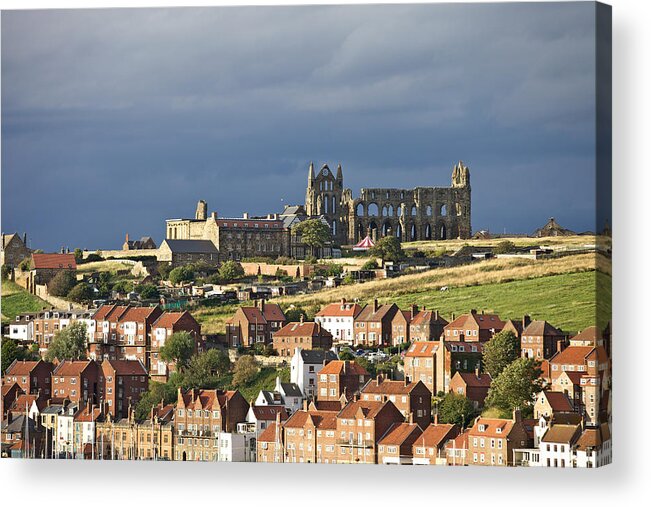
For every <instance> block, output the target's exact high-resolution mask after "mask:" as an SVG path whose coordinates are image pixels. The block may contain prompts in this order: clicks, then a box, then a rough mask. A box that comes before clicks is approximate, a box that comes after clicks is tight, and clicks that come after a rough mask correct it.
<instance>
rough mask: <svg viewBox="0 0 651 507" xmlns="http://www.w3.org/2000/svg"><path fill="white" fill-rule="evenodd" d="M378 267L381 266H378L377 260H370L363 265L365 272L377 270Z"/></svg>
mask: <svg viewBox="0 0 651 507" xmlns="http://www.w3.org/2000/svg"><path fill="white" fill-rule="evenodd" d="M378 267H379V266H378V265H377V261H376V260H375V259H369V260H367V261H366V262H365V263H364V264H362V269H365V270H368V269H377V268H378Z"/></svg>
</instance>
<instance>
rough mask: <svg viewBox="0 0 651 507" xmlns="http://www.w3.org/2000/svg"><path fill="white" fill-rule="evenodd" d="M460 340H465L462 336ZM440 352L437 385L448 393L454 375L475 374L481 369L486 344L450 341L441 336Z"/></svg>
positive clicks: (438, 355) (437, 366)
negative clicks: (458, 373)
mask: <svg viewBox="0 0 651 507" xmlns="http://www.w3.org/2000/svg"><path fill="white" fill-rule="evenodd" d="M460 338H465V337H464V336H460ZM439 343H440V344H441V346H440V349H439V350H440V352H438V353H437V355H436V359H437V365H436V375H437V378H436V385H437V388H439V390H441V391H443V392H448V391H449V390H450V381H451V380H452V377H454V374H455V373H456V372H458V371H460V372H467V373H470V372H474V371H475V370H477V368H480V367H481V362H482V358H483V356H482V354H483V351H484V344H483V343H482V342H466V341H463V340H459V341H448V340H447V339H446V338H445V337H443V336H441V339H440V340H439Z"/></svg>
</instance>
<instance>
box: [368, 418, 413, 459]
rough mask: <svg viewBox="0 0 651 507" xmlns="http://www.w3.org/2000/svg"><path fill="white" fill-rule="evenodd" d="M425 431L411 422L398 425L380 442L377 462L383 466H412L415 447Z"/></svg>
mask: <svg viewBox="0 0 651 507" xmlns="http://www.w3.org/2000/svg"><path fill="white" fill-rule="evenodd" d="M422 434H423V430H422V428H421V427H420V425H418V424H416V423H411V422H403V423H396V424H394V425H393V426H391V428H389V431H387V432H386V433H385V434H384V436H382V438H381V439H380V441H379V442H378V451H377V462H378V463H379V464H382V465H411V464H412V462H413V445H414V442H416V441H417V440H418V439H419V438H420V436H421V435H422Z"/></svg>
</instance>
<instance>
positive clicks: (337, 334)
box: [314, 299, 362, 345]
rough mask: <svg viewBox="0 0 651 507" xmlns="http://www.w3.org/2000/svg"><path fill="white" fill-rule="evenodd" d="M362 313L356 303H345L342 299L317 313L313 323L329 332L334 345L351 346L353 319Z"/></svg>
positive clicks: (353, 335)
mask: <svg viewBox="0 0 651 507" xmlns="http://www.w3.org/2000/svg"><path fill="white" fill-rule="evenodd" d="M361 311H362V307H361V306H360V305H358V304H357V303H347V302H346V300H345V299H342V300H341V301H340V302H339V303H332V304H329V305H327V306H325V307H324V308H322V309H321V311H319V313H317V314H316V315H315V317H314V322H318V323H319V324H321V326H322V327H323V328H324V329H326V330H327V331H329V332H330V334H331V335H332V341H333V342H334V343H339V344H341V343H345V344H348V345H352V344H353V341H354V338H355V333H354V329H353V328H354V323H355V317H357V315H358V314H359V312H361Z"/></svg>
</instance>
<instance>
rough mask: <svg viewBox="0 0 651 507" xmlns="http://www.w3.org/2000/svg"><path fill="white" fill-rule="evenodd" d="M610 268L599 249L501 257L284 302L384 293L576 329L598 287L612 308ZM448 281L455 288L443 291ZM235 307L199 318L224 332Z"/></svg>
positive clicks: (591, 311)
mask: <svg viewBox="0 0 651 507" xmlns="http://www.w3.org/2000/svg"><path fill="white" fill-rule="evenodd" d="M597 269H598V271H597ZM609 273H610V267H609V263H608V262H606V261H605V259H604V258H603V257H602V256H600V255H598V256H595V254H582V255H574V256H570V257H563V258H559V259H549V260H540V261H525V262H523V261H522V260H512V259H496V260H491V261H487V262H482V263H477V264H471V265H468V266H461V267H455V268H446V269H436V270H431V271H427V272H424V273H418V274H414V275H405V276H402V277H399V278H395V279H390V280H380V281H374V282H369V283H365V284H361V285H353V286H346V287H340V288H337V289H332V290H326V291H321V292H318V293H315V294H308V295H300V296H293V297H287V298H281V299H279V300H278V301H280V302H282V303H285V304H288V305H289V304H295V305H299V306H303V307H309V306H320V305H323V304H326V303H329V302H332V301H338V300H339V299H340V298H342V297H345V298H347V299H349V300H352V299H355V298H358V299H359V300H360V301H361V302H364V303H368V302H370V301H372V300H373V299H374V298H379V299H380V300H381V301H383V302H384V301H395V302H396V303H398V304H399V305H400V306H401V307H402V308H407V307H408V306H409V305H410V304H412V303H415V304H418V305H421V306H422V305H425V306H426V307H427V308H434V309H438V310H439V311H441V312H442V313H443V315H444V316H446V317H449V315H450V314H451V313H455V314H457V315H459V314H461V313H465V312H467V311H468V310H470V309H471V308H476V309H478V310H486V311H496V312H498V313H499V314H500V316H502V317H503V318H521V317H522V315H523V314H525V313H528V314H530V315H531V316H532V317H533V318H540V319H545V320H548V321H550V322H551V323H553V324H554V325H557V326H560V327H562V328H563V329H564V330H567V331H576V330H579V329H582V328H584V327H587V326H589V325H592V324H593V323H594V321H595V313H596V307H597V301H596V298H595V291H596V290H597V289H598V293H599V294H600V296H601V297H599V298H598V299H599V304H600V308H599V310H600V313H602V314H609V313H610V294H611V288H610V275H609ZM442 286H447V287H448V288H449V289H448V290H447V291H444V292H442V291H440V287H442ZM234 311H235V306H229V307H220V308H214V309H206V310H200V311H198V312H197V313H196V317H197V319H198V320H199V321H200V322H201V324H202V326H203V328H204V331H205V332H208V333H216V332H223V331H224V321H225V320H226V319H227V318H228V317H229V316H230V315H231V314H232V313H233V312H234ZM599 324H603V322H601V321H600V322H599Z"/></svg>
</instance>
